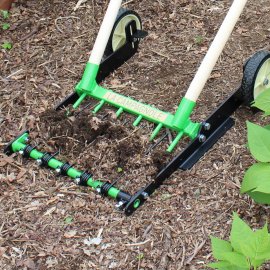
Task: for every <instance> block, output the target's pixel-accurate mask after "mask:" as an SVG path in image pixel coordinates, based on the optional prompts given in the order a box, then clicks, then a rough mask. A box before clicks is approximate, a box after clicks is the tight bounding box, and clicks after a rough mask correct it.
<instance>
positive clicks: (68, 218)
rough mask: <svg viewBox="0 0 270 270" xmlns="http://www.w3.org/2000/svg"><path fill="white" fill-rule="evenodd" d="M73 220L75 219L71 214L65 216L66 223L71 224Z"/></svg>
mask: <svg viewBox="0 0 270 270" xmlns="http://www.w3.org/2000/svg"><path fill="white" fill-rule="evenodd" d="M72 221H73V217H71V216H68V217H66V218H65V223H66V224H71V223H72Z"/></svg>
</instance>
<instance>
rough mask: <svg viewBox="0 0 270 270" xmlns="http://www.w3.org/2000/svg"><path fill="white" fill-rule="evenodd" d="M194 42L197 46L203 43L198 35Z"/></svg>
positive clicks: (202, 38) (201, 37) (202, 39)
mask: <svg viewBox="0 0 270 270" xmlns="http://www.w3.org/2000/svg"><path fill="white" fill-rule="evenodd" d="M194 40H195V43H196V44H197V45H201V44H202V43H203V42H204V37H203V36H200V35H199V36H196V37H195V39H194Z"/></svg>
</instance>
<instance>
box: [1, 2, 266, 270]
mask: <svg viewBox="0 0 270 270" xmlns="http://www.w3.org/2000/svg"><path fill="white" fill-rule="evenodd" d="M76 2H77V1H75V0H72V1H61V0H54V1H46V0H40V1H33V0H29V1H17V3H15V5H14V8H13V9H12V12H11V16H10V18H9V19H8V21H9V23H10V24H11V28H10V29H9V30H8V31H3V30H2V29H0V43H1V44H2V43H3V42H5V41H10V42H12V44H13V48H12V50H10V51H5V50H3V49H1V50H0V98H1V101H0V129H1V137H0V146H1V149H0V150H1V152H3V151H2V150H3V148H4V146H5V144H6V143H7V142H9V141H10V140H11V139H13V138H14V136H16V135H17V134H18V133H19V132H20V131H21V130H23V129H29V130H30V137H31V144H33V145H34V144H36V145H38V148H39V149H40V150H42V151H56V150H58V149H60V150H61V153H60V156H59V158H61V159H62V160H67V161H70V162H73V163H76V166H77V167H78V168H80V169H88V168H89V169H91V171H92V172H93V173H94V175H95V177H97V178H100V179H104V180H114V179H117V178H119V176H121V180H120V182H119V183H118V184H119V186H120V187H121V188H123V189H125V190H128V191H130V192H134V191H135V190H137V189H139V188H140V187H142V186H144V185H145V184H146V183H148V182H149V181H151V179H153V177H154V175H155V174H156V172H157V171H158V170H160V168H161V166H162V164H163V163H166V161H168V160H170V159H171V158H172V156H170V155H165V154H164V151H163V150H164V149H165V147H166V144H168V142H165V146H164V145H163V146H161V147H160V148H157V149H156V150H155V151H154V152H153V153H152V154H151V155H146V154H145V152H146V150H147V149H148V147H149V145H150V144H149V142H148V138H149V135H150V132H151V129H152V126H151V125H149V124H147V123H143V124H142V125H144V128H142V129H138V130H137V129H136V128H133V127H131V126H132V125H131V123H132V120H134V118H133V117H131V116H126V118H125V117H123V118H122V119H115V116H114V113H113V109H112V108H106V109H105V110H104V111H102V112H101V114H100V115H99V114H98V115H96V116H93V115H92V114H91V113H90V112H87V111H85V112H83V113H82V114H80V115H79V116H78V117H77V118H76V119H74V117H73V116H67V115H66V113H65V112H64V111H62V112H59V113H55V112H54V111H52V108H53V107H54V105H55V104H57V102H59V101H60V100H61V99H62V98H64V97H65V96H66V95H67V94H69V93H70V92H72V91H73V88H74V86H75V85H76V83H77V82H78V80H79V79H80V77H81V74H82V72H83V68H84V65H85V63H86V61H87V59H88V56H89V53H88V51H89V50H91V47H92V45H93V42H94V40H95V36H96V34H97V31H98V27H99V24H100V21H101V19H102V17H103V13H104V12H105V10H106V4H107V3H108V1H101V0H96V1H87V2H85V3H84V4H83V5H82V6H81V7H80V8H79V9H78V10H77V11H76V12H74V11H73V9H74V7H75V5H76ZM127 2H128V4H127V6H128V7H129V8H133V9H134V10H136V11H137V12H138V13H139V14H140V15H141V17H142V20H143V25H144V28H145V29H146V30H147V31H149V36H148V37H147V38H146V39H145V40H144V41H143V42H142V44H141V46H140V51H139V53H138V54H137V55H136V56H135V57H134V58H132V59H131V60H130V61H129V62H128V63H126V64H124V65H123V66H122V67H121V68H120V69H119V70H118V71H117V72H115V73H114V74H112V75H111V76H110V77H108V78H107V79H106V80H105V82H104V83H103V85H105V86H106V87H108V88H113V89H115V91H117V92H120V93H123V94H125V95H128V96H130V97H133V98H136V99H137V100H140V101H143V102H147V103H149V104H152V105H155V106H156V107H158V108H160V109H163V110H167V111H170V112H172V113H174V111H175V109H176V108H177V105H178V101H179V100H180V98H181V97H182V96H183V95H184V93H185V91H186V89H187V87H188V85H189V83H190V81H191V80H192V77H193V76H194V74H195V72H196V69H197V67H198V65H199V63H200V61H201V60H202V58H203V56H204V55H205V53H206V51H207V48H208V46H209V44H210V42H211V40H212V39H213V36H214V34H215V32H216V31H217V29H218V27H219V25H220V23H221V22H222V20H223V18H224V16H225V14H226V11H227V10H228V7H229V6H230V3H231V1H229V0H222V1H213V0H199V1H198V0H197V1H186V0H179V1H169V0H158V1H146V0H142V1H127ZM269 9H270V7H269V5H268V1H266V0H261V1H249V4H248V6H247V8H246V9H245V12H244V14H243V15H242V16H241V20H240V21H239V23H238V24H237V26H236V29H235V31H234V32H233V34H232V37H231V39H230V41H229V43H228V44H227V46H226V48H225V50H224V52H223V54H222V57H221V58H220V60H219V61H218V64H217V65H216V67H215V69H214V71H213V73H212V76H211V78H210V80H209V81H208V83H207V85H206V87H205V89H204V92H203V94H202V96H201V97H200V100H199V102H198V107H197V109H196V112H195V114H194V116H193V117H194V119H197V120H198V121H201V120H203V119H205V117H207V115H208V114H209V113H210V112H211V111H212V110H213V109H214V108H215V107H216V106H217V105H218V104H219V103H220V102H222V101H223V100H224V99H225V98H226V97H227V96H228V95H229V94H230V93H231V92H232V91H233V90H234V89H235V88H236V87H237V86H238V85H239V84H240V82H241V76H242V67H243V63H244V61H245V59H246V58H247V57H249V56H250V55H251V54H253V53H254V52H255V51H257V50H259V49H263V48H267V46H268V45H269V42H268V41H269V19H268V18H269V16H268V13H269ZM107 114H109V117H103V116H105V115H107ZM234 118H235V120H236V124H235V127H234V128H232V129H231V130H230V131H229V132H228V133H227V134H226V135H225V136H224V137H223V138H222V139H221V140H220V141H219V142H218V143H217V144H216V145H215V146H214V147H213V148H212V149H211V150H210V151H209V152H208V153H207V155H205V157H204V158H202V159H201V160H200V161H199V162H198V163H197V164H196V165H195V166H194V167H193V168H192V169H191V170H189V171H178V172H176V173H174V174H173V175H172V176H171V177H170V178H169V179H168V180H167V181H166V183H165V184H164V185H163V186H162V187H161V188H160V189H159V190H158V191H157V192H155V194H153V196H151V198H150V199H149V200H148V201H147V203H146V204H145V205H144V206H143V207H142V208H140V209H139V210H138V211H137V212H136V213H135V214H134V215H133V216H131V217H125V216H124V215H123V214H122V213H121V212H117V211H116V210H115V208H114V202H113V201H112V200H110V199H108V198H102V197H101V196H99V195H97V194H96V193H94V192H92V191H91V190H90V189H87V188H83V187H78V186H76V185H74V184H73V183H72V182H71V181H70V180H69V179H68V178H59V177H57V176H56V175H55V174H54V173H53V172H52V171H50V170H47V169H45V168H40V167H38V166H37V165H36V164H35V162H33V160H25V159H21V157H18V156H16V155H13V156H12V157H11V158H10V157H9V158H7V157H6V156H5V155H4V154H0V266H1V269H4V270H9V269H42V270H43V269H44V270H45V269H56V270H60V269H61V270H62V269H158V270H161V269H171V270H174V269H207V267H206V264H207V263H209V262H210V261H212V260H213V259H212V257H211V247H210V241H209V235H215V236H217V237H220V238H223V239H228V237H229V231H230V226H231V220H232V212H233V211H236V212H238V213H239V214H240V216H241V217H242V218H244V220H246V221H247V222H248V223H249V224H250V225H251V226H252V227H253V228H259V227H261V226H262V225H263V224H264V223H265V222H266V221H267V220H268V221H269V209H267V208H265V207H263V206H260V205H257V204H255V203H254V202H253V201H252V200H251V199H250V198H248V197H247V196H242V195H240V194H239V187H240V184H241V181H242V178H243V175H244V171H245V170H246V169H247V168H248V167H249V166H250V165H251V164H252V163H253V162H254V161H253V160H252V158H251V157H250V154H249V153H248V151H247V149H246V146H245V144H246V128H245V121H246V120H247V119H248V120H251V121H259V120H260V114H257V115H253V114H252V113H251V112H250V111H249V109H247V108H241V109H240V110H238V112H237V113H236V114H235V117H234ZM125 119H128V120H129V123H128V124H126V125H123V121H125ZM163 161H164V162H163ZM91 241H92V242H93V241H94V243H92V244H91ZM269 268H270V265H269V264H268V265H266V266H265V269H269Z"/></svg>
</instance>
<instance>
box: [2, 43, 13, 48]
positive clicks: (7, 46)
mask: <svg viewBox="0 0 270 270" xmlns="http://www.w3.org/2000/svg"><path fill="white" fill-rule="evenodd" d="M1 47H2V48H3V49H5V50H10V49H12V44H11V43H10V42H5V43H3V44H2V45H1Z"/></svg>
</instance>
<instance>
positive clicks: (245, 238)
mask: <svg viewBox="0 0 270 270" xmlns="http://www.w3.org/2000/svg"><path fill="white" fill-rule="evenodd" d="M253 234H254V232H253V231H252V230H251V229H250V228H249V226H248V225H247V224H246V223H245V222H244V221H243V220H241V219H240V218H239V217H238V215H237V214H236V213H233V223H232V230H231V235H230V240H231V245H232V247H233V249H234V250H235V251H237V252H239V253H242V254H244V255H245V256H247V257H251V256H252V250H251V249H250V245H249V244H250V241H251V240H252V239H253Z"/></svg>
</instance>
